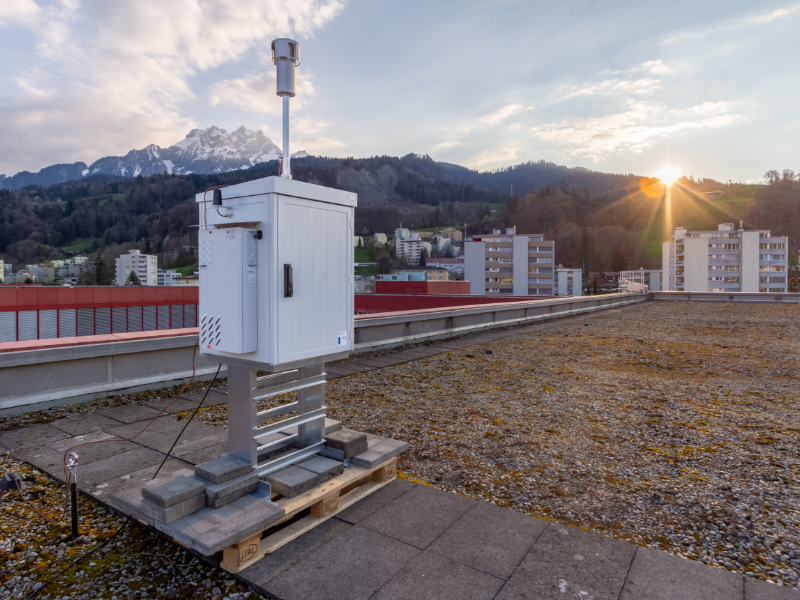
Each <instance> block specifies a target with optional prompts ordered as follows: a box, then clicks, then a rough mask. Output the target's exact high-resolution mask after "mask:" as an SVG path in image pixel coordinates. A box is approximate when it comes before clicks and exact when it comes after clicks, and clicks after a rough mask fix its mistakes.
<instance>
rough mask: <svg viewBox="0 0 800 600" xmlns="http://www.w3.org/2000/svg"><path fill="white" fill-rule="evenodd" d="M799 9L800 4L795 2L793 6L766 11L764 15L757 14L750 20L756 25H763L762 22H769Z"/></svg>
mask: <svg viewBox="0 0 800 600" xmlns="http://www.w3.org/2000/svg"><path fill="white" fill-rule="evenodd" d="M799 9H800V4H795V5H794V6H786V7H784V8H779V9H777V10H773V11H772V12H770V13H767V14H765V15H759V16H757V17H753V18H752V19H751V20H752V22H753V23H756V24H758V25H763V24H764V23H771V22H772V21H775V20H777V19H782V18H784V17H788V16H789V15H790V14H792V13H793V12H795V11H796V10H799Z"/></svg>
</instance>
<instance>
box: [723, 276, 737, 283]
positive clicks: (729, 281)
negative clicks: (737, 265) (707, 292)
mask: <svg viewBox="0 0 800 600" xmlns="http://www.w3.org/2000/svg"><path fill="white" fill-rule="evenodd" d="M725 283H739V278H738V277H726V278H725Z"/></svg>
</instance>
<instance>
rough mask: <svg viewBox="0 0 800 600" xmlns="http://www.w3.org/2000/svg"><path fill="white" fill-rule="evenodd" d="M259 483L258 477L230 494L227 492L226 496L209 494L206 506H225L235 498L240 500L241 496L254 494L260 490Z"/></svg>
mask: <svg viewBox="0 0 800 600" xmlns="http://www.w3.org/2000/svg"><path fill="white" fill-rule="evenodd" d="M259 485H260V482H259V481H258V479H256V480H255V481H253V482H252V483H249V484H247V485H246V486H244V487H241V488H239V489H237V490H234V491H232V492H231V493H230V494H225V495H224V496H216V497H214V498H209V497H208V496H206V506H208V507H209V508H222V507H223V506H225V505H226V504H230V503H231V502H233V501H234V500H238V499H239V498H242V497H244V496H247V495H249V494H252V493H253V492H258V486H259ZM258 497H263V494H262V495H259V496H258Z"/></svg>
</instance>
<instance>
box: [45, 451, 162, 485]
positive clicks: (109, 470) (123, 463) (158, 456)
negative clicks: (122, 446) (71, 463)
mask: <svg viewBox="0 0 800 600" xmlns="http://www.w3.org/2000/svg"><path fill="white" fill-rule="evenodd" d="M162 460H164V454H163V453H161V452H156V451H155V450H151V449H150V448H143V447H138V448H136V449H135V450H131V451H130V452H124V453H122V454H117V455H114V456H110V457H108V458H103V459H101V460H97V461H95V462H93V463H91V464H88V465H86V466H84V467H80V466H79V467H78V486H79V487H80V488H81V489H82V490H90V489H91V488H92V487H94V486H96V485H97V484H102V483H104V482H106V481H108V480H110V479H113V478H114V477H120V476H122V475H125V474H128V473H132V472H134V471H138V470H141V469H144V468H146V467H150V466H153V465H157V464H160V463H161V461H162ZM62 471H63V469H62ZM55 475H56V476H58V473H55ZM63 477H64V476H63V474H62V475H61V476H60V477H59V478H60V479H63Z"/></svg>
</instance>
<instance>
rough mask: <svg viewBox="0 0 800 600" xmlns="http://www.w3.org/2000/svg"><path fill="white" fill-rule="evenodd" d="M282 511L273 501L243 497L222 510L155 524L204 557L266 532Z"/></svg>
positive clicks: (207, 509)
mask: <svg viewBox="0 0 800 600" xmlns="http://www.w3.org/2000/svg"><path fill="white" fill-rule="evenodd" d="M284 514H285V511H284V510H283V509H282V508H281V507H280V506H278V505H277V504H275V503H273V502H268V501H266V500H262V499H260V498H255V497H253V496H250V495H247V496H244V497H242V498H239V499H237V500H234V501H233V502H231V503H230V504H226V505H225V506H223V507H222V508H217V509H213V508H208V507H206V508H203V509H201V510H199V511H197V512H196V513H193V514H191V515H188V516H186V517H183V518H182V519H178V520H177V521H174V522H173V523H156V524H155V527H156V529H158V530H159V531H162V532H163V533H165V534H167V535H169V536H171V537H173V538H175V539H176V540H177V541H178V542H180V543H181V544H184V545H186V546H189V547H190V548H192V549H194V550H197V551H198V552H200V553H201V554H204V555H205V556H210V555H212V554H214V553H216V552H219V551H220V550H222V549H223V548H225V547H227V546H230V545H231V544H235V543H237V542H240V541H242V540H244V539H247V538H248V537H250V536H252V535H253V534H255V533H258V532H259V531H263V530H265V529H267V528H268V527H269V526H270V525H271V524H272V523H274V522H275V521H277V520H279V519H281V518H282V517H283V516H284Z"/></svg>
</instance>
